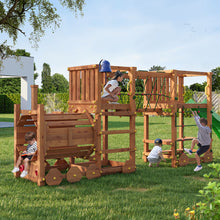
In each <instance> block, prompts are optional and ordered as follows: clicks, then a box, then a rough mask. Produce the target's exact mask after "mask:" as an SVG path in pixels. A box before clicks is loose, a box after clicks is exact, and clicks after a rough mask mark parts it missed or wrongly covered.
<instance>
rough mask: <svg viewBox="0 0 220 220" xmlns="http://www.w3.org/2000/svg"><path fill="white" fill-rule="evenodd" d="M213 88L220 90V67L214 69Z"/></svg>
mask: <svg viewBox="0 0 220 220" xmlns="http://www.w3.org/2000/svg"><path fill="white" fill-rule="evenodd" d="M212 90H213V91H215V90H220V67H217V68H215V69H213V70H212Z"/></svg>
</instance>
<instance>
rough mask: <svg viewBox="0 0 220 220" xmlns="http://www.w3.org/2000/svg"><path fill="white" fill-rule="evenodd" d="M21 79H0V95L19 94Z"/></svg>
mask: <svg viewBox="0 0 220 220" xmlns="http://www.w3.org/2000/svg"><path fill="white" fill-rule="evenodd" d="M20 91H21V78H9V79H4V78H0V94H10V93H20Z"/></svg>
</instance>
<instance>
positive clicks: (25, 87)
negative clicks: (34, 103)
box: [0, 56, 34, 110]
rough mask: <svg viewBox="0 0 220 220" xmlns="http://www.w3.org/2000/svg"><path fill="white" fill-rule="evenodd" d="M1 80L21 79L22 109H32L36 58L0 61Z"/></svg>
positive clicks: (21, 57) (15, 58)
mask: <svg viewBox="0 0 220 220" xmlns="http://www.w3.org/2000/svg"><path fill="white" fill-rule="evenodd" d="M0 62H1V63H0V78H11V77H15V78H17V77H18V78H21V109H22V110H23V109H26V110H30V109H31V85H33V84H34V58H33V57H23V56H20V57H9V58H6V59H3V60H0Z"/></svg>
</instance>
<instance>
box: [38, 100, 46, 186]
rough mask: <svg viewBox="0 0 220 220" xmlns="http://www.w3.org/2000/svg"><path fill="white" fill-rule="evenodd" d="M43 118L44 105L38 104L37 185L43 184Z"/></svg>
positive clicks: (44, 135)
mask: <svg viewBox="0 0 220 220" xmlns="http://www.w3.org/2000/svg"><path fill="white" fill-rule="evenodd" d="M45 138H46V131H45V120H44V106H43V105H42V104H39V105H38V108H37V149H38V155H37V161H38V180H37V184H38V186H43V185H45V166H44V148H45V147H46V146H45V144H44V143H45Z"/></svg>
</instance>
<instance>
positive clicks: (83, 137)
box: [14, 65, 136, 186]
mask: <svg viewBox="0 0 220 220" xmlns="http://www.w3.org/2000/svg"><path fill="white" fill-rule="evenodd" d="M111 68H112V71H113V72H115V71H117V70H120V71H125V72H127V77H128V78H129V80H130V82H133V83H131V86H130V94H131V96H130V102H129V104H109V103H107V102H102V100H101V90H102V85H103V83H105V82H106V73H100V72H99V65H89V66H81V67H71V68H69V83H70V90H69V102H68V104H69V108H68V113H62V112H61V113H57V112H54V113H45V111H44V106H43V105H41V104H40V105H39V104H37V86H32V109H31V110H30V111H27V110H20V105H19V104H16V105H15V106H14V161H17V159H18V156H19V152H20V151H22V150H24V149H25V148H26V146H25V145H26V143H25V141H24V134H25V133H26V132H27V131H34V132H36V134H37V144H38V151H37V153H36V157H34V158H33V159H32V161H31V162H30V168H29V172H28V175H27V176H26V177H25V178H26V179H29V180H31V181H33V182H37V184H38V185H39V186H42V185H45V184H48V185H59V184H60V183H61V182H62V180H63V179H64V178H66V179H67V181H69V182H77V181H80V180H81V178H82V177H83V176H85V177H86V178H88V179H93V178H97V177H100V176H102V175H107V174H113V173H120V172H122V173H131V172H134V171H135V170H136V167H135V150H136V147H135V132H136V131H135V117H136V114H135V100H134V99H133V98H132V97H133V96H134V94H135V79H134V72H135V70H136V68H133V67H131V68H130V67H119V66H117V67H116V66H115V67H114V66H111ZM113 109H115V110H116V111H115V112H113V111H111V110H113ZM109 116H122V117H128V118H129V127H128V129H127V130H109V129H108V119H109ZM101 119H103V121H102V124H103V125H101ZM118 134H127V135H128V140H129V144H128V146H127V147H123V148H122V147H121V146H114V148H111V149H109V145H108V136H109V135H118ZM120 153H127V154H126V155H128V157H127V159H126V160H125V161H117V160H112V159H109V158H112V157H110V155H112V154H113V155H115V154H120ZM66 158H69V161H68V162H67V160H66ZM79 158H80V159H81V161H80V162H79V161H78V159H79ZM50 160H55V163H54V164H51V163H50ZM15 176H16V177H19V173H16V174H15Z"/></svg>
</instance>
